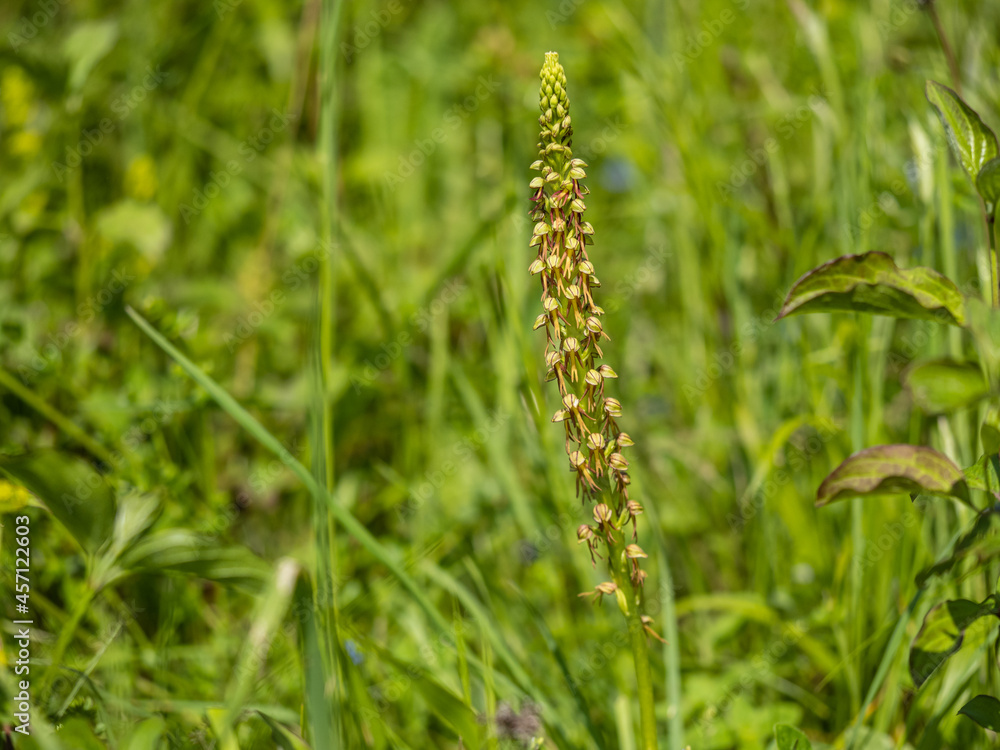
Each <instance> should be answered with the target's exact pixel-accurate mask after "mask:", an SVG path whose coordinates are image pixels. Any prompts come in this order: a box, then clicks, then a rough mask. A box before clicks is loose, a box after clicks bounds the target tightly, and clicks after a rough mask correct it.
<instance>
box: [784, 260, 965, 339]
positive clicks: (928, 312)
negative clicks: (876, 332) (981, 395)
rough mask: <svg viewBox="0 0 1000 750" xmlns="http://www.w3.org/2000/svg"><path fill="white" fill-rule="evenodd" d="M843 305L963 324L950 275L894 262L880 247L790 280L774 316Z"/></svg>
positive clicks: (843, 307) (962, 309) (958, 294)
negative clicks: (790, 283)
mask: <svg viewBox="0 0 1000 750" xmlns="http://www.w3.org/2000/svg"><path fill="white" fill-rule="evenodd" d="M843 311H853V312H867V313H874V314H876V315H889V316H892V317H895V318H914V319H919V320H935V321H937V322H939V323H948V324H950V325H957V326H964V325H965V299H964V298H963V297H962V293H961V292H960V291H959V290H958V287H956V286H955V285H954V284H953V283H952V282H951V280H950V279H948V278H947V277H946V276H942V275H941V274H939V273H938V272H937V271H935V270H934V269H932V268H924V267H917V268H910V269H902V268H899V267H898V266H897V265H896V264H895V263H894V262H893V260H892V258H890V257H889V256H888V255H886V254H885V253H880V252H871V253H865V254H864V255H844V256H842V257H840V258H836V259H835V260H831V261H829V262H827V263H824V264H823V265H821V266H818V267H817V268H814V269H813V270H812V271H810V272H809V273H807V274H806V275H805V276H803V277H802V278H800V279H799V280H798V281H796V282H795V284H794V285H793V286H792V288H791V291H789V292H788V296H787V297H786V298H785V303H784V305H782V307H781V312H780V313H779V315H778V318H779V319H780V318H785V317H788V316H789V315H797V314H799V313H818V312H843Z"/></svg>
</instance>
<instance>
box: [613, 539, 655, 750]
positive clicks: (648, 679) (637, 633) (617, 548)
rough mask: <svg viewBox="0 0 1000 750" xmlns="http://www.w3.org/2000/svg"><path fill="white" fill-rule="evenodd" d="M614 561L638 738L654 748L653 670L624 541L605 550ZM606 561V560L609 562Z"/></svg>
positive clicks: (645, 746)
mask: <svg viewBox="0 0 1000 750" xmlns="http://www.w3.org/2000/svg"><path fill="white" fill-rule="evenodd" d="M609 554H610V555H611V560H610V561H613V562H614V565H613V568H612V577H613V579H614V582H615V584H616V585H617V586H618V591H619V592H622V596H619V597H618V606H619V608H620V609H621V610H622V614H624V615H625V622H626V624H627V626H628V637H629V645H630V646H631V648H632V661H633V663H634V664H635V685H636V693H637V695H638V698H639V737H640V739H641V745H640V747H641V748H642V750H656V747H657V744H656V708H655V707H656V702H655V700H654V698H653V672H652V670H651V669H650V667H649V644H648V643H647V641H646V628H645V625H644V624H643V622H642V589H641V588H640V587H638V586H636V585H635V584H633V583H632V576H631V571H630V569H629V568H630V566H631V563H630V561H629V558H628V555H626V553H625V544H624V542H620V541H619V542H615V543H613V545H612V547H611V548H610V549H609ZM610 561H609V562H610Z"/></svg>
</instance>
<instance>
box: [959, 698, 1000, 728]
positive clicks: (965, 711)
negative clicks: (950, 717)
mask: <svg viewBox="0 0 1000 750" xmlns="http://www.w3.org/2000/svg"><path fill="white" fill-rule="evenodd" d="M958 713H959V715H960V716H961V715H965V716H968V717H969V718H970V719H972V720H973V721H974V722H976V723H977V724H978V725H979V726H981V727H983V728H984V729H992V730H993V731H994V732H1000V701H998V700H997V699H996V698H994V697H993V696H992V695H977V696H976V697H975V698H973V699H972V700H971V701H969V702H968V703H966V704H965V705H964V706H962V708H961V709H959V711H958Z"/></svg>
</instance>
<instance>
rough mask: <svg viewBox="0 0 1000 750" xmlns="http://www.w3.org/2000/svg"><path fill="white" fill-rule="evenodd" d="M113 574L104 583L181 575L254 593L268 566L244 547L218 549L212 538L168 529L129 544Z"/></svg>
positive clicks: (215, 541)
mask: <svg viewBox="0 0 1000 750" xmlns="http://www.w3.org/2000/svg"><path fill="white" fill-rule="evenodd" d="M116 572H117V575H115V576H113V577H111V578H110V580H108V581H106V584H107V583H111V582H112V581H114V580H117V579H119V578H123V577H125V576H128V575H131V574H134V573H159V574H164V573H183V574H187V575H193V576H197V577H199V578H205V579H207V580H210V581H217V582H219V583H226V584H231V585H233V586H239V587H242V588H246V589H249V590H251V591H254V592H256V591H259V590H260V588H261V586H262V585H263V584H264V582H265V581H267V579H268V578H269V577H270V566H269V565H268V564H267V563H265V562H264V561H263V560H261V559H260V558H259V557H257V556H255V555H254V554H253V553H252V552H250V550H248V549H246V548H245V547H221V546H219V543H218V540H217V539H215V538H212V537H207V536H199V535H197V534H194V533H192V532H190V531H187V530H186V529H170V530H167V531H161V532H159V533H154V534H150V535H149V536H147V537H146V538H144V539H142V540H140V541H139V542H137V543H136V544H135V545H133V546H132V547H131V548H130V549H129V550H127V551H126V552H125V553H124V554H123V555H122V556H121V558H120V559H119V560H118V564H117V566H116Z"/></svg>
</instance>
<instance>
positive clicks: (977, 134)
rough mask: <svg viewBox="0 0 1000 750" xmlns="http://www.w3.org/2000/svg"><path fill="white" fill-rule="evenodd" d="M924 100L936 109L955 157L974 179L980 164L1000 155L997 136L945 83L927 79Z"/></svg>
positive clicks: (974, 180) (981, 165)
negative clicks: (943, 84)
mask: <svg viewBox="0 0 1000 750" xmlns="http://www.w3.org/2000/svg"><path fill="white" fill-rule="evenodd" d="M927 101H929V102H930V103H931V104H933V105H934V108H935V109H936V110H937V112H938V116H939V117H940V118H941V124H942V125H944V129H945V133H946V134H947V136H948V143H949V145H950V146H951V150H952V151H953V152H954V154H955V157H956V158H957V159H958V161H959V162H960V163H961V165H962V167H963V168H964V169H965V171H966V174H968V175H969V179H970V180H972V182H973V183H975V182H976V177H977V176H978V175H979V170H981V169H982V168H983V165H985V164H986V162H988V161H989V160H990V159H994V158H996V157H997V156H998V155H1000V151H998V149H997V137H996V136H995V135H994V134H993V131H992V130H990V129H989V128H988V127H987V126H986V124H985V123H984V122H983V121H982V119H981V118H980V117H979V115H978V114H977V113H976V111H975V110H974V109H972V107H970V106H969V105H968V104H966V103H965V102H964V101H962V98H961V97H960V96H959V95H958V94H956V93H955V92H954V91H952V90H951V89H950V88H948V87H947V86H942V85H941V84H940V83H937V82H936V81H928V82H927Z"/></svg>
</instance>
